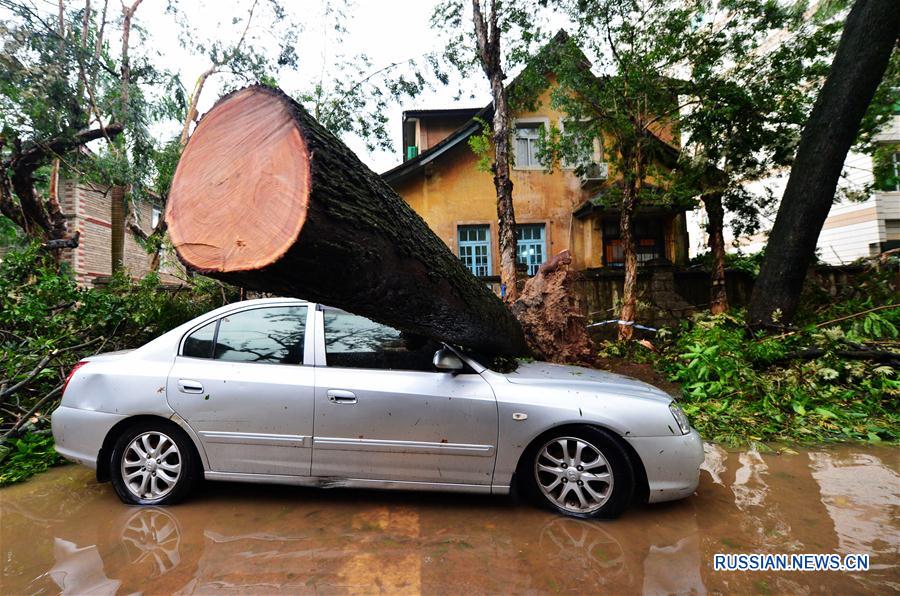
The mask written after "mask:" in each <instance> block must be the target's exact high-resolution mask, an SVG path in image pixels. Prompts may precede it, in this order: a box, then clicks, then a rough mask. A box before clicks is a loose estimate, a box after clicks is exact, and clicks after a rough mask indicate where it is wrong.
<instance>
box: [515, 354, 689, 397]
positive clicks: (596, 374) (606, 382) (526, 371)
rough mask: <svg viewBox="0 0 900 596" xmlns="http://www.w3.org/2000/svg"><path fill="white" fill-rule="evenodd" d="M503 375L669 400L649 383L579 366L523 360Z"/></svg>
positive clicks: (532, 382)
mask: <svg viewBox="0 0 900 596" xmlns="http://www.w3.org/2000/svg"><path fill="white" fill-rule="evenodd" d="M504 376H505V377H506V379H507V380H508V381H509V382H510V383H516V384H526V385H548V386H553V387H558V388H567V389H578V390H586V391H594V392H597V393H607V394H613V395H627V396H631V397H640V398H645V399H654V400H657V401H661V402H665V403H668V402H670V401H672V397H671V396H670V395H669V394H667V393H666V392H665V391H663V390H662V389H659V388H658V387H654V386H653V385H650V384H649V383H644V382H643V381H638V380H637V379H632V378H631V377H626V376H624V375H619V374H616V373H612V372H608V371H605V370H597V369H593V368H584V367H581V366H566V365H562V364H549V363H547V362H523V363H520V364H519V367H518V368H517V369H516V370H515V371H514V372H511V373H508V374H506V375H504Z"/></svg>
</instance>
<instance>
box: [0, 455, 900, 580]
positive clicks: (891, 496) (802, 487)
mask: <svg viewBox="0 0 900 596" xmlns="http://www.w3.org/2000/svg"><path fill="white" fill-rule="evenodd" d="M0 546H2V551H3V578H2V584H0V593H3V594H56V593H59V592H65V593H71V594H84V593H92V594H103V593H125V594H129V593H134V592H143V593H145V594H160V593H173V592H174V593H188V594H192V593H198V594H204V593H213V592H215V593H231V592H235V593H246V594H268V593H276V592H288V593H312V592H324V593H335V592H337V593H346V592H351V593H377V592H388V593H420V592H421V593H433V594H460V593H463V594H466V593H468V594H481V593H498V592H502V593H557V592H562V593H574V592H578V593H583V594H594V593H600V592H611V593H617V594H631V593H646V594H662V593H692V592H693V593H706V592H710V593H740V594H744V593H761V594H770V593H771V594H782V593H790V594H808V593H813V594H817V593H836V594H857V593H878V594H888V593H894V594H896V593H898V591H900V567H898V566H900V449H888V448H881V449H875V448H856V447H854V448H846V447H841V448H822V449H815V450H811V451H804V452H801V453H797V454H787V453H783V454H781V455H776V454H762V455H760V454H759V453H756V452H755V451H750V452H726V451H725V450H724V449H721V448H719V447H714V446H713V447H711V446H708V447H707V460H706V463H705V464H704V471H703V473H702V480H701V484H700V487H699V489H698V491H697V494H696V495H695V496H694V497H692V498H689V499H686V500H683V501H679V502H675V503H669V504H660V505H650V506H641V507H636V508H633V509H631V510H629V511H627V512H626V513H625V515H624V516H623V517H622V518H620V519H618V520H615V521H605V522H593V521H581V520H573V519H567V518H563V517H560V516H559V515H556V514H553V513H550V512H546V511H543V510H539V509H535V508H533V507H532V506H530V505H529V504H526V503H516V502H515V501H514V500H513V499H511V498H502V497H483V496H469V495H446V494H444V495H442V494H422V493H400V492H370V491H350V490H333V491H321V490H314V489H302V488H294V487H273V486H265V485H260V486H253V485H238V484H220V483H208V484H206V485H205V487H204V488H203V489H202V491H201V492H200V493H198V494H196V495H195V496H194V497H193V498H192V499H191V500H190V501H189V502H187V503H185V504H183V505H179V506H176V507H170V508H134V507H126V506H125V505H122V504H121V503H120V502H119V500H118V499H117V498H116V496H115V494H114V493H113V490H112V488H111V487H110V486H109V485H108V484H103V485H100V484H97V483H96V482H95V481H94V480H93V477H92V473H91V471H89V470H87V469H85V468H82V467H79V466H74V465H72V466H64V467H61V468H56V469H53V470H51V471H50V472H48V473H46V474H43V475H41V476H39V477H37V478H35V479H33V480H31V481H29V482H27V483H25V484H21V485H17V486H12V487H9V488H6V489H2V490H0ZM779 552H786V553H838V554H849V553H864V554H869V555H870V565H871V567H870V570H869V571H867V572H857V573H846V572H837V571H829V572H799V571H797V572H781V573H775V572H716V571H713V567H712V562H713V555H715V554H716V553H779Z"/></svg>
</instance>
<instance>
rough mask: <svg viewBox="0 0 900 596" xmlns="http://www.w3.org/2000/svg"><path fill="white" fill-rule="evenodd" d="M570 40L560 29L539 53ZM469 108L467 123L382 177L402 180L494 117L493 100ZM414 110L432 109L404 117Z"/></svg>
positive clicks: (427, 112) (448, 111)
mask: <svg viewBox="0 0 900 596" xmlns="http://www.w3.org/2000/svg"><path fill="white" fill-rule="evenodd" d="M568 40H569V34H568V33H566V32H565V31H564V30H562V29H560V30H559V31H558V32H557V33H556V35H554V36H553V39H552V40H550V41H549V42H548V43H547V45H545V46H544V47H543V48H541V50H540V51H539V52H538V55H539V54H541V53H542V52H545V51H547V50H548V48H550V47H552V46H553V45H555V44H560V43H565V42H566V41H568ZM585 60H587V58H585ZM518 78H519V77H518V76H517V77H516V78H515V79H513V80H512V82H511V83H510V84H509V85H507V86H506V88H507V90H508V89H509V88H510V87H512V86H513V85H515V83H516V80H518ZM467 110H471V111H472V114H471V117H470V118H469V120H468V121H466V123H465V124H463V125H462V126H460V127H459V128H458V129H456V130H455V131H454V132H452V133H450V135H449V136H448V137H447V138H445V139H443V140H441V142H439V143H437V144H436V145H434V146H432V147H429V148H428V149H426V150H425V151H423V152H422V153H420V154H419V155H417V156H416V157H414V158H412V159H408V160H406V161H405V162H403V163H402V164H400V165H398V166H396V167H394V168H391V169H390V170H388V171H386V172H384V173H382V174H381V177H382V178H384V179H385V180H386V181H387V182H388V183H391V182H396V181H397V180H400V179H401V178H403V177H404V176H406V175H408V174H411V173H413V172H415V171H417V170H418V169H419V168H421V167H424V166H425V165H427V164H428V163H430V162H432V161H434V160H435V159H436V158H437V157H439V156H440V155H443V154H444V153H446V152H447V151H449V150H450V149H452V148H453V147H455V146H457V145H458V144H459V143H461V142H462V141H465V140H466V139H468V138H469V137H470V136H472V135H473V134H475V133H476V132H478V131H479V129H480V128H481V124H480V122H478V120H485V121H487V120H490V119H493V117H494V102H493V101H491V102H490V103H489V104H488V105H486V106H484V107H483V108H481V109H479V108H463V109H461V110H459V112H460V113H462V112H465V111H467ZM453 111H454V110H434V112H446V113H450V112H453ZM414 112H418V113H421V114H423V115H430V113H431V112H432V110H410V111H407V112H404V113H403V115H404V119H406V118H407V117H409V116H410V115H413V113H414ZM413 117H414V116H413Z"/></svg>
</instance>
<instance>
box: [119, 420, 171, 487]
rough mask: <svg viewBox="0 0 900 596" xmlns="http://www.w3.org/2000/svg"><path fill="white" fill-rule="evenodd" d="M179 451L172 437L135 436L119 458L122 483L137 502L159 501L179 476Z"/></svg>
mask: <svg viewBox="0 0 900 596" xmlns="http://www.w3.org/2000/svg"><path fill="white" fill-rule="evenodd" d="M181 463H182V460H181V452H180V451H179V450H178V445H176V444H175V441H173V440H172V438H171V437H170V436H169V435H167V434H165V433H161V432H159V431H149V432H145V433H141V434H140V435H138V436H136V437H135V438H134V439H132V441H131V442H130V443H129V444H128V447H126V448H125V453H124V454H123V456H122V480H123V481H124V482H125V486H126V487H127V488H128V491H129V492H130V493H131V494H132V495H134V496H135V497H137V498H138V499H147V500H155V499H161V498H163V497H165V496H166V495H168V494H169V493H170V492H172V490H174V489H175V485H176V484H177V483H178V479H179V478H180V477H181Z"/></svg>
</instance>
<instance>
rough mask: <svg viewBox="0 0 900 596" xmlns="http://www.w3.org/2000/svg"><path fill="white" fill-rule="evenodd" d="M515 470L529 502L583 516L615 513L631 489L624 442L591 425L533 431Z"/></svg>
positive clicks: (607, 516)
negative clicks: (540, 432) (535, 436)
mask: <svg viewBox="0 0 900 596" xmlns="http://www.w3.org/2000/svg"><path fill="white" fill-rule="evenodd" d="M564 449H565V451H564ZM517 476H518V478H519V479H520V482H521V488H522V490H523V492H524V493H525V494H527V495H528V496H529V497H530V498H531V500H532V501H533V502H535V503H537V504H538V505H540V506H542V507H545V508H548V509H551V510H554V511H557V512H559V513H562V514H563V515H567V516H570V517H577V518H582V519H599V518H602V519H611V518H616V517H618V516H619V515H621V514H622V512H623V511H624V510H625V508H626V507H627V506H628V505H629V504H630V503H631V502H632V499H633V497H634V491H635V474H634V469H633V467H632V465H631V460H630V458H629V457H628V454H627V453H626V451H625V448H624V447H623V446H622V445H621V443H620V442H619V439H618V438H617V437H616V436H615V435H613V434H611V433H610V432H608V431H606V430H603V429H600V428H595V427H587V426H585V427H579V428H575V429H572V428H566V429H558V430H554V431H550V432H548V433H545V434H544V435H542V436H540V437H538V439H536V440H535V441H534V442H533V443H532V444H531V445H530V446H529V448H528V450H527V451H526V452H525V454H524V455H523V457H522V460H521V462H520V464H519V469H518V471H517Z"/></svg>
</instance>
